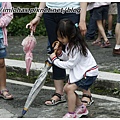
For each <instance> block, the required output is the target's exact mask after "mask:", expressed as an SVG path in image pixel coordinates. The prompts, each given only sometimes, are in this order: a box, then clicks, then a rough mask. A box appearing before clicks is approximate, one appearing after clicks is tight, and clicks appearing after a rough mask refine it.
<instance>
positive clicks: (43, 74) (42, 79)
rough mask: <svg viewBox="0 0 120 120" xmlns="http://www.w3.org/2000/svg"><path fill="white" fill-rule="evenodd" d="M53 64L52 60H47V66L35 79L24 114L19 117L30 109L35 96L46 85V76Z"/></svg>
mask: <svg viewBox="0 0 120 120" xmlns="http://www.w3.org/2000/svg"><path fill="white" fill-rule="evenodd" d="M51 66H52V62H50V60H49V59H48V60H47V61H46V62H45V67H44V68H43V70H42V72H41V73H40V75H39V76H38V78H37V80H36V81H35V83H34V85H33V87H32V89H31V91H30V93H29V95H28V98H27V101H26V103H25V105H24V108H23V111H22V115H21V116H19V117H23V116H24V115H25V113H26V112H27V111H28V108H29V106H30V105H31V103H32V102H33V100H34V99H35V97H36V96H37V94H38V93H39V91H40V90H41V88H42V86H43V85H44V83H45V80H46V76H47V74H48V70H49V69H50V68H51Z"/></svg>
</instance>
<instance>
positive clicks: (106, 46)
mask: <svg viewBox="0 0 120 120" xmlns="http://www.w3.org/2000/svg"><path fill="white" fill-rule="evenodd" d="M110 46H111V44H110V42H109V41H106V42H104V43H103V44H102V45H101V47H102V48H109V47H110Z"/></svg>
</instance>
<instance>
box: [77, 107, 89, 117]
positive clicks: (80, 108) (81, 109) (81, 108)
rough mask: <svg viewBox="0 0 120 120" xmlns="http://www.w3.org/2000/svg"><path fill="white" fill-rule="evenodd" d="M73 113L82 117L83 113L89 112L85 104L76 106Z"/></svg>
mask: <svg viewBox="0 0 120 120" xmlns="http://www.w3.org/2000/svg"><path fill="white" fill-rule="evenodd" d="M75 113H76V115H77V117H82V116H83V115H87V114H88V113H89V112H88V110H87V108H86V106H85V105H81V106H79V107H77V108H76V110H75Z"/></svg>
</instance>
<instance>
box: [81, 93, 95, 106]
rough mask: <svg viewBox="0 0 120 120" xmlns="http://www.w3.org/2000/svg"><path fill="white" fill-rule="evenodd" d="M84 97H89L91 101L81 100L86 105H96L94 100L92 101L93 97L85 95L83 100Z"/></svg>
mask: <svg viewBox="0 0 120 120" xmlns="http://www.w3.org/2000/svg"><path fill="white" fill-rule="evenodd" d="M83 97H87V98H89V99H90V101H87V100H81V101H82V102H83V103H86V104H87V106H91V105H92V104H93V103H94V100H93V99H92V96H91V95H87V94H83V95H82V98H83Z"/></svg>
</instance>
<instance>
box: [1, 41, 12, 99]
mask: <svg viewBox="0 0 120 120" xmlns="http://www.w3.org/2000/svg"><path fill="white" fill-rule="evenodd" d="M5 57H6V48H5V46H4V45H3V39H0V97H2V98H4V99H6V100H7V99H13V96H12V95H11V94H10V93H9V91H8V90H7V88H6V66H5V60H4V58H5Z"/></svg>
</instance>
